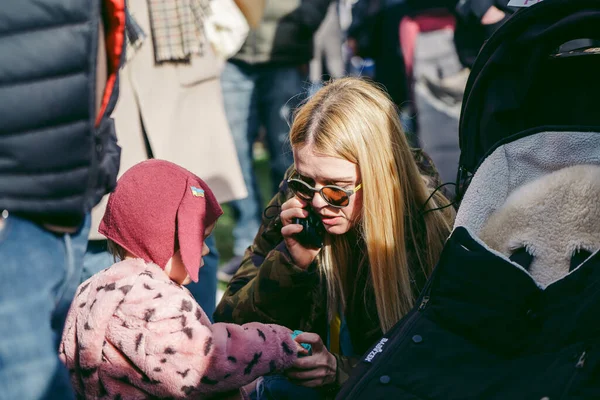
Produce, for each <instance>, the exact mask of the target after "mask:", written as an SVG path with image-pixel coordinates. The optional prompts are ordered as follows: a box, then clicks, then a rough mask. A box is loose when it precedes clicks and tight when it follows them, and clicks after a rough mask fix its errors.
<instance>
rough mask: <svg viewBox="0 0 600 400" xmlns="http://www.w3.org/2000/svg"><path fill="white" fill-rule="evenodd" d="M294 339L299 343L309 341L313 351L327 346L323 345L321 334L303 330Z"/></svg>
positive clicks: (318, 350) (315, 351)
mask: <svg viewBox="0 0 600 400" xmlns="http://www.w3.org/2000/svg"><path fill="white" fill-rule="evenodd" d="M294 340H295V341H296V342H298V343H307V344H310V345H311V347H312V351H313V353H317V352H320V351H321V350H322V349H323V348H324V347H325V346H323V340H322V339H321V336H319V335H317V334H316V333H311V332H303V333H301V334H299V335H298V336H296V337H295V338H294Z"/></svg>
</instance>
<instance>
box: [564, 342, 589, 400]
mask: <svg viewBox="0 0 600 400" xmlns="http://www.w3.org/2000/svg"><path fill="white" fill-rule="evenodd" d="M586 357H587V350H584V351H583V352H582V353H581V354H580V355H579V359H578V360H577V363H576V364H575V372H573V374H572V375H571V377H570V378H569V382H567V386H566V387H565V390H564V391H563V394H562V396H560V398H561V400H562V399H566V398H567V397H568V395H569V391H570V390H571V387H572V386H573V381H575V377H576V376H577V375H578V374H579V371H580V370H582V369H583V368H584V367H585V359H586Z"/></svg>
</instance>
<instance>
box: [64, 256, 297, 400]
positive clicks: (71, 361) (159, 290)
mask: <svg viewBox="0 0 600 400" xmlns="http://www.w3.org/2000/svg"><path fill="white" fill-rule="evenodd" d="M59 352H60V357H61V359H62V361H63V362H64V363H65V364H66V365H67V367H68V369H69V372H70V374H71V382H72V384H73V386H74V388H75V391H76V392H77V394H79V395H81V396H83V397H84V398H87V399H94V398H100V397H104V396H108V397H107V398H111V399H112V398H122V399H147V398H149V397H155V398H156V397H158V398H188V399H191V398H203V397H205V395H210V394H214V393H220V392H226V391H229V390H234V389H238V388H240V387H241V386H243V385H245V384H247V383H250V382H252V381H253V380H254V379H256V378H257V377H259V376H262V375H265V374H269V373H272V372H281V371H283V370H284V369H286V368H288V367H290V366H291V365H292V363H293V362H294V361H295V360H296V357H297V346H296V343H295V342H294V341H293V340H292V338H291V332H290V330H289V329H287V328H284V327H281V326H278V325H265V324H260V323H250V324H246V325H242V326H240V325H235V324H224V323H217V324H211V323H210V321H209V320H208V318H207V317H206V315H205V313H204V311H203V310H202V309H201V308H200V306H199V305H198V304H197V303H196V301H195V300H194V298H193V297H192V295H191V294H190V292H189V291H188V290H187V289H185V288H184V287H182V286H179V285H177V284H175V283H173V282H172V281H171V280H170V279H169V278H168V277H167V275H166V274H165V273H164V271H163V270H162V269H160V267H158V266H156V265H154V264H147V263H145V262H144V261H143V260H141V259H130V260H125V261H122V262H120V263H117V264H115V265H113V266H112V267H110V268H108V269H106V270H104V271H103V272H100V273H99V274H97V275H94V276H93V277H91V278H90V279H89V280H87V281H86V282H84V283H83V284H82V285H81V286H80V287H79V290H78V292H77V295H76V297H75V299H74V301H73V305H72V306H71V310H70V311H69V315H68V317H67V323H66V326H65V330H64V333H63V338H62V343H61V346H60V350H59ZM119 396H120V397H119Z"/></svg>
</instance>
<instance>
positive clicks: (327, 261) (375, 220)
mask: <svg viewBox="0 0 600 400" xmlns="http://www.w3.org/2000/svg"><path fill="white" fill-rule="evenodd" d="M290 141H291V145H292V148H293V149H298V148H301V147H303V146H306V145H309V146H311V147H312V148H313V149H314V150H315V151H316V152H318V153H319V154H323V155H326V156H332V157H338V158H343V159H346V160H348V161H350V162H352V163H355V164H358V166H359V170H360V174H361V179H362V184H363V188H362V196H363V207H362V214H361V218H360V222H359V224H358V226H359V228H358V230H359V232H358V234H359V235H360V237H362V240H363V241H364V244H365V247H366V249H365V250H366V258H365V260H364V262H365V263H367V262H368V264H369V269H370V280H371V282H372V285H373V290H374V294H375V301H376V306H377V313H378V316H379V321H380V326H381V329H382V331H383V332H386V331H387V330H389V329H390V328H391V327H392V326H394V325H395V323H396V322H398V321H399V320H400V319H401V318H402V316H404V315H405V314H406V313H407V312H408V311H409V310H410V309H411V308H412V306H413V304H414V301H415V299H414V295H413V290H412V287H411V279H414V277H413V276H412V275H413V274H414V273H415V271H419V270H420V271H421V272H422V273H423V274H425V276H429V275H430V273H431V271H432V270H433V267H434V266H435V264H436V262H437V260H438V257H439V255H440V252H441V250H442V247H443V244H444V241H445V239H446V238H447V236H448V234H449V232H450V224H451V223H452V219H453V216H454V210H453V209H452V208H451V207H448V208H446V209H445V210H443V211H433V212H428V213H425V214H423V213H422V211H423V210H427V209H429V210H431V209H434V208H437V207H440V206H442V205H446V204H447V203H448V200H446V199H445V198H444V196H443V195H441V194H439V192H438V193H436V194H434V195H433V197H432V198H431V200H430V201H429V202H427V203H428V204H425V203H426V200H427V199H428V197H429V196H430V194H431V189H430V188H428V187H427V184H426V179H425V178H424V177H423V176H421V174H420V172H419V169H418V167H417V165H416V163H415V161H414V158H413V155H412V152H411V150H410V148H409V145H408V142H407V140H406V137H405V135H404V132H403V130H402V126H401V124H400V120H399V117H398V111H397V108H396V107H395V105H394V103H393V102H392V101H391V100H390V98H389V97H388V96H387V95H386V94H385V93H384V92H383V91H382V90H380V89H379V88H378V87H376V86H375V85H374V84H371V83H369V82H367V81H364V80H362V79H359V78H343V79H339V80H335V81H332V82H330V83H329V84H327V85H326V86H325V87H323V88H322V89H321V90H320V91H318V92H317V93H316V94H315V95H314V96H313V97H312V98H311V99H310V100H309V101H308V102H307V103H306V104H305V105H304V106H302V107H301V108H300V109H299V110H298V112H297V114H296V116H295V118H294V123H293V125H292V128H291V132H290ZM424 207H425V208H424ZM348 236H349V235H347V234H345V235H327V236H326V238H325V246H324V247H323V249H322V251H321V252H320V253H319V265H320V268H321V272H322V273H323V274H324V275H325V278H326V282H327V289H328V290H327V291H328V311H329V317H330V318H331V317H332V316H333V315H335V314H336V313H338V312H339V311H340V310H342V311H344V310H345V309H346V295H347V294H348V293H352V292H354V291H355V289H359V290H361V289H362V288H354V287H351V285H352V284H353V282H352V281H354V279H349V278H352V277H350V276H348V275H349V274H348V265H350V263H351V262H352V260H351V257H352V254H353V253H352V249H353V248H354V247H356V243H355V242H354V243H352V242H351V240H350V239H349V237H348ZM420 238H422V239H420ZM408 248H412V249H414V250H413V252H414V253H415V257H414V258H415V259H411V260H410V262H411V263H413V264H414V263H416V265H412V266H409V260H408V256H407V253H408V251H407V249H408Z"/></svg>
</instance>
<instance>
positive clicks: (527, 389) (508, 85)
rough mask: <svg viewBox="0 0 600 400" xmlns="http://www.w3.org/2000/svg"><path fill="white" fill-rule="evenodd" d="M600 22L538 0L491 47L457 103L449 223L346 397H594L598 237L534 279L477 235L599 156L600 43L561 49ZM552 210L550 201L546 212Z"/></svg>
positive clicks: (599, 363)
mask: <svg viewBox="0 0 600 400" xmlns="http://www.w3.org/2000/svg"><path fill="white" fill-rule="evenodd" d="M599 24H600V1H598V0H578V1H573V0H544V1H543V2H541V3H538V4H536V5H534V6H531V7H529V8H524V9H521V10H519V11H518V12H516V13H515V14H514V15H513V16H512V17H511V19H509V20H508V22H506V23H505V24H504V25H503V26H502V27H501V28H500V29H499V30H498V31H497V32H495V33H494V35H493V36H492V37H491V38H490V40H489V41H488V42H487V44H486V45H485V46H484V48H483V49H482V51H481V53H480V55H479V57H478V59H477V61H476V63H475V65H474V68H473V70H472V73H471V76H470V78H469V81H468V84H467V89H466V92H465V96H464V100H463V105H462V112H461V120H460V128H459V133H460V148H461V156H460V170H459V176H458V181H459V184H460V190H459V192H460V193H459V197H462V202H461V205H460V208H459V211H458V215H457V219H456V223H455V227H454V230H453V232H452V234H451V236H450V238H449V239H448V241H447V243H446V245H445V247H444V250H443V252H442V255H441V257H440V260H439V263H438V265H437V267H436V269H435V271H434V272H433V274H432V276H431V278H430V279H429V281H428V283H427V285H426V287H425V289H424V290H423V292H422V293H421V295H420V298H419V299H418V300H417V302H416V305H415V307H414V308H413V310H412V311H411V312H410V313H409V314H407V315H406V316H405V317H404V318H403V319H402V320H401V321H400V322H399V323H398V324H397V325H396V326H395V327H394V328H392V330H390V331H389V332H387V334H386V335H385V337H383V338H382V339H381V340H380V341H379V342H378V343H377V344H376V345H375V346H374V347H373V348H372V349H371V350H370V351H369V352H367V354H365V355H364V356H363V358H362V361H360V362H359V363H358V365H357V367H356V369H355V371H354V375H353V376H352V377H351V378H350V380H349V381H348V383H347V384H346V385H345V386H344V387H343V388H342V390H341V392H340V394H339V396H338V398H339V399H362V398H368V399H369V400H375V399H410V400H419V399H422V400H425V399H427V400H433V399H436V400H437V399H440V400H441V399H443V400H453V399H478V400H481V399H538V400H539V399H542V400H545V399H549V400H555V399H600V319H599V318H598V316H599V315H600V255H599V254H600V252H599V251H598V249H597V248H596V249H595V251H590V253H591V255H589V256H587V257H586V258H585V260H583V261H581V262H579V263H576V264H575V265H574V267H572V268H571V269H570V270H569V271H565V273H563V274H561V276H559V277H558V278H555V279H551V280H546V281H540V280H539V279H537V278H535V277H534V275H532V274H531V273H530V271H529V270H528V268H527V266H526V265H524V264H521V263H520V262H519V261H518V258H519V257H513V256H514V254H512V255H507V254H504V253H503V252H500V251H496V250H493V249H492V248H490V247H489V246H488V245H487V244H486V242H485V241H484V240H482V239H481V233H482V231H483V230H484V228H485V226H486V223H487V221H488V219H489V218H490V216H492V215H494V214H495V213H496V212H497V211H498V210H501V209H502V207H503V205H504V204H505V202H506V201H507V199H509V198H510V197H511V194H513V193H516V192H517V191H518V190H520V189H519V188H521V187H524V185H529V184H530V183H534V182H536V181H537V180H538V179H542V178H545V177H547V176H549V174H554V173H556V172H559V171H562V170H563V169H565V167H573V166H582V165H586V166H592V167H594V168H598V166H599V165H600V112H598V104H600V102H599V100H600V99H599V97H600V79H598V73H599V71H600V54H599V51H598V49H594V48H588V49H579V50H574V51H569V52H562V53H561V52H560V51H558V50H557V49H559V48H560V47H561V46H562V45H563V44H565V43H568V42H570V41H572V40H575V39H581V38H586V39H590V38H592V39H597V38H598V36H600V31H599V30H598V26H600V25H599ZM463 194H464V196H462V195H463ZM598 203H600V198H596V199H595V200H594V199H593V200H592V201H590V202H589V203H588V204H587V206H589V207H588V210H590V213H591V212H592V211H594V210H596V211H597V210H598V207H597V204H598ZM537 206H539V207H537V210H542V211H543V210H544V206H545V203H544V202H541V203H540V204H538V205H537ZM583 215H584V216H585V214H583ZM590 215H591V214H590ZM557 217H558V215H557V214H556V213H554V212H553V213H550V212H549V211H548V215H547V219H546V221H547V223H548V225H552V224H553V223H554V220H555V219H556V218H557ZM594 218H596V217H594ZM592 226H594V227H595V228H599V227H600V219H597V220H595V224H592ZM542 228H544V229H545V227H540V229H542ZM598 232H600V229H599V230H598ZM597 236H600V235H597ZM567 239H571V238H570V237H567ZM572 239H573V240H576V239H577V238H572ZM591 250H594V249H591ZM534 258H535V257H534ZM557 262H558V260H557Z"/></svg>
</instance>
